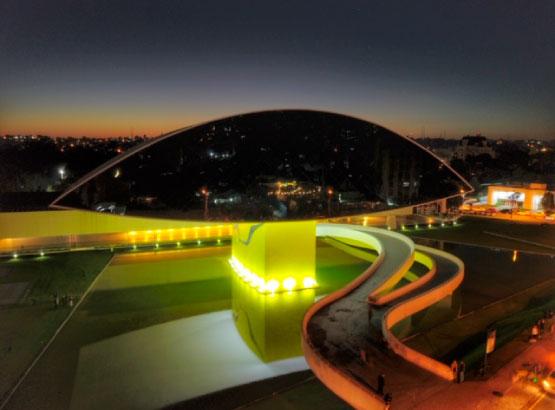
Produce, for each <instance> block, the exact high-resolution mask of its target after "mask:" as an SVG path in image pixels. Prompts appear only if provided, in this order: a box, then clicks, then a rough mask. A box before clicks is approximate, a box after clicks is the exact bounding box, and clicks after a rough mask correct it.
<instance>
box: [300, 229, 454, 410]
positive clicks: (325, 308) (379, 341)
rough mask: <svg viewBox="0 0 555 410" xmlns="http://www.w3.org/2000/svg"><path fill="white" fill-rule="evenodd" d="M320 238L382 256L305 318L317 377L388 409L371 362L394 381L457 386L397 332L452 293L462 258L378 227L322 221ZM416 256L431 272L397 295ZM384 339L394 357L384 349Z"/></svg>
mask: <svg viewBox="0 0 555 410" xmlns="http://www.w3.org/2000/svg"><path fill="white" fill-rule="evenodd" d="M317 235H318V236H321V237H322V236H324V237H325V236H331V237H334V238H342V239H346V240H349V241H354V242H357V243H359V244H362V245H365V246H367V247H369V248H372V249H374V250H375V251H377V252H378V257H377V258H376V260H375V261H374V262H373V263H372V265H371V266H370V267H369V268H368V269H367V270H366V271H365V272H364V273H362V274H361V275H360V276H359V277H358V278H357V279H355V280H354V281H353V282H351V283H350V284H349V285H347V286H346V287H344V288H343V289H340V290H338V291H336V292H334V293H332V294H330V295H328V296H327V297H325V298H323V299H321V300H319V301H318V302H317V303H315V304H314V305H313V306H311V308H310V309H309V310H308V311H307V313H306V314H305V317H304V320H303V326H302V346H303V351H304V354H305V357H306V359H307V362H308V364H309V366H310V367H311V368H312V370H313V371H314V373H315V374H316V376H317V377H318V378H319V379H320V380H321V381H322V382H323V383H324V384H325V385H326V386H327V387H328V388H329V389H330V390H332V391H333V392H334V393H336V394H337V395H338V396H340V397H341V398H342V399H343V400H345V401H346V402H347V403H349V404H350V405H351V406H353V407H355V408H357V409H382V408H386V404H385V402H384V398H383V393H382V394H379V393H378V391H377V388H376V384H374V383H373V382H374V381H375V379H370V378H369V377H370V376H369V375H370V374H372V373H373V370H374V369H372V363H374V364H378V363H384V366H385V367H388V366H389V368H388V371H389V373H390V374H389V375H388V377H390V378H395V377H396V376H398V375H399V374H396V371H397V373H399V372H402V373H403V374H405V373H408V374H410V373H412V374H413V375H417V376H418V373H419V372H422V371H423V370H424V371H426V372H429V373H430V374H433V375H435V376H437V377H440V378H442V379H443V380H446V381H453V379H454V375H453V373H452V371H451V369H450V368H449V366H447V365H445V364H443V363H441V362H439V361H437V360H435V359H433V358H431V357H428V356H426V355H424V354H422V353H420V352H417V351H415V350H413V349H411V348H409V347H408V346H406V345H404V344H403V343H402V342H401V341H399V340H398V339H397V338H396V337H395V335H394V334H393V332H392V331H391V328H392V327H393V326H394V325H395V324H396V323H398V322H400V321H401V320H403V319H405V318H408V317H409V316H410V315H412V314H414V313H416V312H418V311H421V310H423V309H426V308H427V307H429V306H431V305H433V304H434V303H436V302H438V301H440V300H442V299H443V298H445V297H448V296H449V295H451V294H452V293H453V291H454V290H455V289H456V288H457V287H458V286H459V285H460V283H461V282H462V279H463V276H464V265H463V263H462V261H461V260H460V259H458V258H456V257H455V256H453V255H450V254H448V253H446V252H442V251H439V250H436V249H432V248H427V247H423V246H415V245H414V244H413V243H412V241H411V240H410V239H408V238H407V237H405V236H403V235H400V234H398V233H395V232H390V231H386V230H381V229H376V228H368V227H360V226H356V227H355V226H349V225H331V224H321V225H318V227H317ZM415 258H416V259H417V260H418V261H419V262H420V263H422V264H424V265H425V266H426V267H427V269H428V271H427V273H425V274H424V275H422V276H421V277H420V278H419V279H417V280H415V281H414V282H412V283H410V284H408V285H405V286H403V287H399V288H397V289H395V290H392V289H393V287H394V286H395V285H396V284H397V283H399V281H400V279H401V278H402V277H403V275H404V274H405V273H406V272H407V270H408V269H409V268H410V266H411V265H412V262H413V261H414V260H415ZM384 342H385V343H386V345H387V347H388V348H389V349H391V351H392V352H394V353H395V356H393V357H392V356H391V355H390V354H389V353H388V350H385V351H384V350H383V347H382V346H383V343H384ZM362 352H364V353H362ZM367 355H368V356H367ZM403 362H404V363H405V364H403ZM382 370H383V368H382V369H375V371H374V373H376V371H377V372H378V374H381V373H382ZM405 376H406V375H405Z"/></svg>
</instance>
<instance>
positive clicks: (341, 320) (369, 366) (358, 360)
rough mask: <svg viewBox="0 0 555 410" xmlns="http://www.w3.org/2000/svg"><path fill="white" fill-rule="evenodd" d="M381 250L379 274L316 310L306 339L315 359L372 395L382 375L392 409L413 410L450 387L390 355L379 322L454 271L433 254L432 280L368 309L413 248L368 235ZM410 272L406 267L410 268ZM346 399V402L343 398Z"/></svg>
mask: <svg viewBox="0 0 555 410" xmlns="http://www.w3.org/2000/svg"><path fill="white" fill-rule="evenodd" d="M371 234H372V235H373V236H374V237H375V238H376V239H378V240H379V241H380V243H381V244H382V246H383V249H384V250H385V257H384V259H383V261H382V263H381V265H380V266H379V267H378V270H377V271H376V272H375V273H374V274H373V275H372V276H371V277H370V278H369V279H368V280H366V281H365V282H363V283H362V284H361V285H360V286H358V287H357V288H356V289H354V290H353V291H352V292H351V293H349V294H348V295H347V296H345V297H343V298H340V299H338V300H336V301H334V302H332V303H331V304H329V305H327V306H325V307H323V308H322V309H321V310H319V311H318V312H317V313H316V314H315V315H314V316H313V317H312V318H311V319H310V321H309V323H308V334H309V337H310V339H311V342H312V344H313V345H314V347H315V348H316V349H317V350H318V352H319V354H320V355H322V356H324V357H325V358H326V360H328V361H329V362H330V363H331V365H332V366H334V367H336V368H340V369H341V370H343V371H345V372H347V373H348V374H349V375H350V377H352V378H353V379H355V380H357V381H358V382H359V383H362V384H363V385H365V386H367V387H368V388H370V389H373V390H374V391H377V379H378V376H379V375H380V374H383V375H385V379H386V388H385V392H387V393H391V394H392V396H393V408H399V409H404V408H409V407H414V406H415V405H416V404H418V403H419V402H420V401H421V400H422V392H423V390H425V391H426V392H427V393H428V394H434V393H435V392H437V391H440V390H441V389H444V388H445V387H446V386H448V385H450V384H451V383H450V382H448V381H446V380H444V379H442V378H440V377H437V376H435V375H433V374H432V373H429V372H428V371H426V370H424V369H422V368H420V367H417V366H415V365H413V364H411V363H409V362H408V361H406V360H403V359H402V358H401V357H400V356H398V355H397V354H395V353H394V352H393V351H392V350H390V349H389V348H388V347H387V346H386V344H385V342H384V334H383V329H382V322H383V319H384V316H385V315H386V314H387V313H388V312H389V311H391V310H392V309H394V308H395V307H396V306H398V305H400V304H403V303H405V302H407V301H408V300H410V299H413V298H415V297H417V296H418V295H422V294H424V293H426V292H429V291H431V290H432V289H434V288H437V287H438V286H442V284H444V283H445V282H446V281H448V280H450V279H452V278H453V275H456V274H457V272H458V271H459V266H458V265H457V264H455V263H453V261H452V260H450V259H448V258H446V257H443V256H441V254H438V253H434V254H433V255H431V256H432V257H433V259H435V261H436V264H437V273H436V275H435V276H434V278H433V279H432V280H430V281H429V282H427V283H426V284H425V285H423V286H422V287H421V288H418V289H417V290H415V291H414V292H411V293H409V294H408V295H406V296H403V297H400V298H398V299H396V300H393V301H392V302H391V303H390V304H388V305H385V306H382V307H379V308H377V309H372V308H371V307H370V305H369V304H368V302H367V300H368V295H369V294H371V293H373V292H374V291H375V290H376V289H377V288H378V287H380V285H381V284H382V283H383V282H384V281H386V280H387V278H388V277H390V276H391V275H394V274H396V272H398V271H399V269H403V265H404V264H405V262H406V261H407V260H410V258H411V255H412V253H413V251H414V248H412V249H411V247H410V246H408V245H406V244H404V243H403V242H402V241H399V240H398V239H397V238H395V237H393V236H391V235H390V233H389V232H387V231H385V232H384V233H378V232H374V231H373V232H372V233H371ZM409 266H410V265H409ZM343 398H344V399H346V398H345V397H343Z"/></svg>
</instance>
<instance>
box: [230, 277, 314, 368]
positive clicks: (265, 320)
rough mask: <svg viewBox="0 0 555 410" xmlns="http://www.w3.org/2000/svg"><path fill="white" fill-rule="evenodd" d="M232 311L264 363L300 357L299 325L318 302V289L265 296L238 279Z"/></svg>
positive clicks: (252, 347)
mask: <svg viewBox="0 0 555 410" xmlns="http://www.w3.org/2000/svg"><path fill="white" fill-rule="evenodd" d="M232 293H233V297H232V308H233V317H234V320H235V326H236V327H237V330H238V331H239V334H240V335H241V337H242V338H243V340H244V341H245V343H246V344H247V345H248V346H249V348H250V349H251V350H252V351H253V352H255V353H256V355H257V356H258V357H259V358H260V359H262V360H263V361H264V362H273V361H275V360H281V359H287V358H290V357H296V356H300V355H301V354H302V350H301V334H300V332H299V326H298V324H299V323H300V322H302V319H303V316H304V313H305V312H306V310H307V309H308V307H309V306H310V305H312V303H313V302H314V299H315V291H314V289H304V290H301V291H298V292H284V293H276V294H262V293H259V292H258V291H257V290H256V289H254V288H252V287H250V286H249V285H248V284H246V283H244V282H243V281H241V280H240V279H239V278H237V277H235V278H234V279H233V281H232Z"/></svg>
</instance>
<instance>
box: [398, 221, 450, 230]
mask: <svg viewBox="0 0 555 410" xmlns="http://www.w3.org/2000/svg"><path fill="white" fill-rule="evenodd" d="M452 225H453V226H457V221H453V223H452ZM433 227H434V226H433V225H432V224H428V229H432V228H433ZM441 227H442V228H444V227H445V222H442V223H441ZM419 228H420V225H418V224H415V225H414V229H419ZM387 229H388V230H391V227H390V226H388V227H387ZM407 229H408V228H407V227H406V226H405V225H401V230H403V231H405V230H407Z"/></svg>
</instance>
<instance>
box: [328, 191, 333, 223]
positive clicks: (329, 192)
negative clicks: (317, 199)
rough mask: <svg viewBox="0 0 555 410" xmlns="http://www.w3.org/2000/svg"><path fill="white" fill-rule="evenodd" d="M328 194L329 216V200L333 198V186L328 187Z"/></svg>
mask: <svg viewBox="0 0 555 410" xmlns="http://www.w3.org/2000/svg"><path fill="white" fill-rule="evenodd" d="M327 194H328V216H331V200H332V198H333V187H331V186H330V187H328V189H327Z"/></svg>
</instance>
